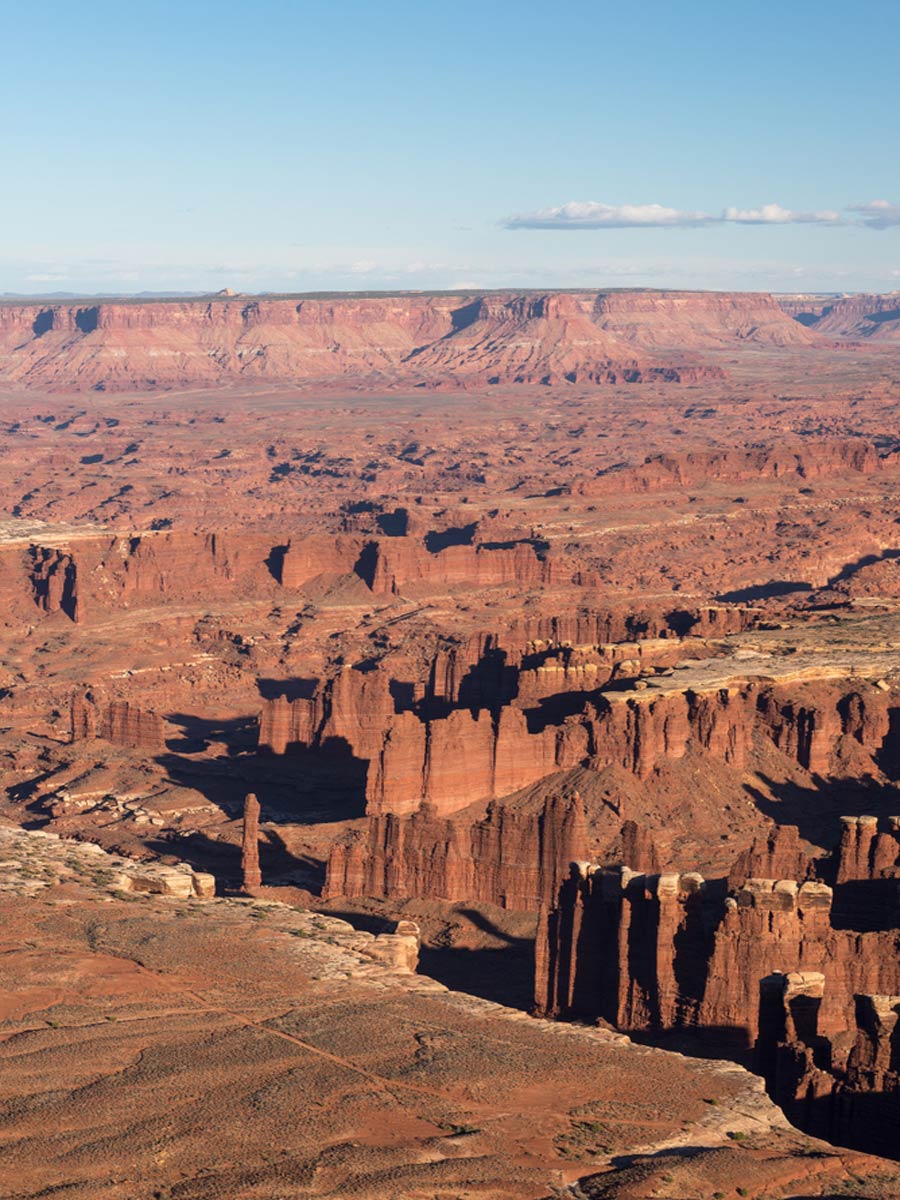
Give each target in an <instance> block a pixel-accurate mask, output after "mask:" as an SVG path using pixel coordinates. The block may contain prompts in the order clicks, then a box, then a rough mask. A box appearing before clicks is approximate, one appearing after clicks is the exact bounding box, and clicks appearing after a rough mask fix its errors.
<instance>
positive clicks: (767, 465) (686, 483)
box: [577, 438, 881, 496]
mask: <svg viewBox="0 0 900 1200" xmlns="http://www.w3.org/2000/svg"><path fill="white" fill-rule="evenodd" d="M880 469H881V460H880V458H879V457H878V452H877V450H876V448H875V446H874V445H873V444H872V443H871V442H868V441H866V440H865V439H863V438H816V439H811V440H806V441H804V440H801V439H797V440H796V441H794V442H790V441H787V442H782V443H780V444H779V445H777V446H773V445H761V446H747V447H738V448H734V449H727V450H704V451H693V452H688V453H684V454H672V453H666V454H655V455H652V456H649V457H647V458H646V459H645V460H644V462H643V463H642V464H641V465H640V466H624V465H623V466H616V467H611V468H610V469H609V470H608V471H604V472H603V473H601V474H600V475H598V476H597V477H596V479H593V480H588V481H585V482H582V483H579V484H578V485H577V491H578V493H579V494H580V495H583V496H606V495H621V494H622V493H640V492H655V491H666V490H668V489H671V488H685V487H686V488H690V487H698V486H700V485H701V484H705V483H709V482H711V481H717V480H722V481H728V482H729V483H746V482H749V481H756V480H761V479H797V480H812V479H827V478H830V477H833V476H844V475H845V474H846V473H847V472H848V471H853V472H858V473H859V474H861V475H872V474H874V473H875V472H877V471H879V470H880Z"/></svg>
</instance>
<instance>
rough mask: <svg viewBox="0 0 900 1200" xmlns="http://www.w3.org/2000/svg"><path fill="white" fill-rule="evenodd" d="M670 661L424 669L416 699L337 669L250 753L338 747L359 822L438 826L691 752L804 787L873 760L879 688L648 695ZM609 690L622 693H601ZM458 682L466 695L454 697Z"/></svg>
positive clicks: (599, 652)
mask: <svg viewBox="0 0 900 1200" xmlns="http://www.w3.org/2000/svg"><path fill="white" fill-rule="evenodd" d="M683 657H684V647H683V646H681V647H679V646H678V645H677V643H675V644H667V643H666V642H665V640H657V641H647V642H643V643H642V642H637V643H633V644H631V645H630V646H627V645H619V646H614V647H594V648H589V649H586V650H584V651H582V652H578V651H575V652H573V653H571V654H570V655H568V656H567V655H566V654H565V653H564V652H562V653H561V652H560V651H559V650H557V651H556V652H555V653H554V654H552V655H547V656H546V657H545V658H544V660H543V661H542V662H540V665H536V666H531V665H530V664H529V665H528V666H527V667H525V668H524V669H523V668H521V667H518V666H515V665H513V666H512V667H510V668H507V667H506V664H505V663H504V662H503V659H502V657H500V658H499V659H497V660H495V661H494V663H493V664H492V662H491V658H490V656H489V655H486V656H485V657H484V658H483V659H482V660H481V662H484V663H486V666H487V668H488V670H487V671H486V672H485V674H484V675H482V676H481V677H480V678H479V672H478V670H477V669H476V670H473V671H471V672H470V673H468V674H464V675H462V676H460V674H459V673H458V672H456V671H455V670H449V671H448V672H447V673H446V674H444V673H443V672H442V670H441V667H443V666H446V664H445V663H441V661H440V659H436V660H435V663H434V664H433V668H432V675H431V680H432V690H431V691H430V692H429V693H425V692H424V691H423V689H421V688H419V689H416V688H415V687H414V686H410V687H409V688H408V689H404V688H402V687H399V686H398V684H397V682H396V681H391V680H390V679H389V678H388V677H386V675H385V674H384V673H382V672H379V671H378V670H375V671H361V670H354V669H353V668H349V669H345V670H343V671H342V672H341V673H340V674H339V675H338V676H337V677H335V678H334V679H332V680H329V681H328V682H327V684H326V685H325V686H324V687H322V688H321V689H320V690H319V691H318V692H317V694H316V695H314V696H313V697H311V698H308V699H306V698H301V699H297V700H294V701H292V702H291V701H288V700H287V699H286V698H284V697H280V698H277V699H274V700H271V701H269V702H267V703H266V704H265V706H264V709H263V713H262V716H261V719H260V745H261V746H262V747H264V748H267V749H269V750H270V751H272V752H274V753H285V752H286V751H287V750H288V748H289V747H291V746H296V747H298V748H306V749H322V748H327V747H328V746H329V745H332V746H334V745H337V744H341V745H344V746H346V747H347V748H348V750H349V751H350V752H351V753H352V754H353V756H354V757H355V758H357V759H360V760H364V761H365V762H366V763H367V764H368V767H367V777H366V801H367V812H368V813H369V814H370V815H378V814H383V813H394V814H397V815H402V814H406V813H411V812H415V811H416V810H417V809H418V808H419V806H420V805H421V804H422V803H427V804H429V805H432V806H433V807H434V809H435V811H436V812H438V813H439V814H440V815H442V816H447V815H449V814H450V813H453V812H455V811H458V810H460V809H463V808H466V807H468V806H469V805H470V804H473V803H475V802H478V801H486V800H492V799H498V798H500V797H503V796H508V795H510V794H511V793H513V792H516V791H518V790H519V789H521V788H525V787H527V786H529V785H530V784H533V783H536V782H537V781H539V780H541V779H544V778H545V777H546V776H548V775H551V774H552V773H554V772H557V771H567V770H570V769H572V768H574V767H578V766H588V767H590V768H592V769H593V770H602V769H603V768H605V767H608V766H615V767H618V768H620V769H622V770H624V771H626V772H628V773H630V774H632V775H634V776H636V777H637V778H638V779H642V780H646V779H648V778H649V777H650V776H651V775H652V774H653V772H654V771H655V770H656V769H657V768H658V767H659V766H660V765H661V764H662V763H664V762H674V761H677V760H679V759H681V758H683V757H684V756H685V755H686V754H687V753H688V751H689V749H691V748H694V749H696V750H697V751H698V752H699V753H700V754H701V755H702V756H704V757H706V758H708V759H712V760H714V761H716V762H720V763H724V764H726V765H728V766H730V767H732V768H734V769H735V770H736V771H740V770H743V769H744V767H745V765H746V763H747V761H748V758H749V755H750V752H751V749H752V747H753V745H754V739H755V738H759V737H762V738H765V739H767V740H768V741H769V742H771V743H772V744H773V745H774V746H775V747H777V749H779V750H780V751H781V752H782V753H783V754H785V755H787V756H788V757H789V758H790V759H791V760H793V761H794V762H796V763H797V764H798V765H799V766H801V767H803V768H804V769H805V770H807V771H809V772H811V773H813V774H817V775H828V774H829V773H830V772H831V769H832V766H833V765H834V762H835V757H836V756H837V755H839V754H842V753H855V754H860V753H862V754H863V755H864V756H866V755H868V756H869V757H870V760H872V761H874V757H875V756H878V755H880V754H882V753H883V752H884V750H885V747H886V742H887V740H888V739H889V735H890V733H891V711H892V710H891V703H892V701H891V699H890V696H889V694H888V692H886V691H884V690H881V689H880V688H879V687H876V686H874V685H872V684H870V683H866V682H864V681H859V684H858V685H855V684H848V683H847V681H842V680H825V681H806V680H799V681H796V682H795V681H791V682H788V683H783V684H777V683H776V684H769V683H766V682H764V681H761V680H754V679H752V678H750V679H743V680H742V679H741V678H740V677H739V676H736V677H735V678H734V679H733V680H732V681H730V682H729V683H728V684H727V685H724V686H723V685H718V686H713V687H710V688H708V689H702V688H697V689H694V688H687V689H684V690H681V689H678V688H677V686H675V685H674V679H672V678H664V679H663V680H661V681H660V682H659V683H658V684H657V685H656V686H654V687H652V688H651V687H649V686H647V684H646V682H645V681H644V680H642V679H640V678H637V677H638V676H640V674H641V673H642V672H643V671H646V670H648V669H649V668H650V667H651V665H652V667H653V669H663V670H665V668H666V666H668V665H669V664H671V662H672V661H674V660H677V659H679V658H683ZM492 665H493V666H494V667H495V668H497V667H498V668H499V672H498V673H495V674H494V675H493V678H492V676H491V673H490V667H491V666H492ZM614 677H615V678H616V679H618V680H621V681H622V682H623V683H624V684H626V685H627V684H628V682H629V679H631V680H633V681H634V683H633V685H632V686H631V687H629V688H628V690H622V691H616V690H610V689H608V690H602V691H601V690H600V689H601V688H604V687H605V685H606V684H608V683H609V681H610V680H611V679H613V678H614ZM470 678H471V679H472V680H473V683H475V681H477V685H476V686H472V687H470V688H468V689H465V691H464V688H465V684H466V682H467V681H468V680H469V679H470ZM448 684H449V686H447V685H448ZM491 684H492V686H490V685H491ZM639 685H643V688H642V690H637V689H638V687H639ZM441 686H443V687H444V688H445V689H446V690H443V691H441V690H438V689H439V688H440V687H441ZM438 700H440V701H441V703H438V702H437V701H438Z"/></svg>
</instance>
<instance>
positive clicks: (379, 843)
mask: <svg viewBox="0 0 900 1200" xmlns="http://www.w3.org/2000/svg"><path fill="white" fill-rule="evenodd" d="M587 844H588V837H587V827H586V822H585V815H584V807H583V805H582V803H581V800H580V798H579V797H578V796H577V795H575V796H574V797H572V798H571V799H565V798H563V797H558V796H554V797H551V798H550V799H548V800H547V801H546V803H545V804H544V806H543V809H542V810H541V811H539V812H530V813H526V812H521V811H516V810H513V809H507V808H503V807H502V806H499V805H498V806H492V807H491V808H490V809H489V811H488V814H487V816H486V817H485V818H484V819H483V820H481V821H474V822H468V821H464V820H453V819H452V818H446V817H441V816H439V815H438V814H437V813H436V812H435V811H434V809H433V808H432V807H431V806H429V805H427V804H426V805H423V807H422V808H421V809H420V810H419V811H418V812H416V813H413V814H412V815H411V816H409V817H399V816H395V815H394V814H390V813H389V814H386V815H383V816H375V817H372V818H371V819H370V820H369V822H368V826H367V829H366V831H365V832H364V833H363V834H357V835H353V836H351V838H350V839H348V840H347V841H346V842H343V843H340V842H339V843H338V844H337V845H336V846H335V847H334V849H333V850H332V852H331V855H330V857H329V860H328V870H327V874H326V879H325V887H324V890H323V893H322V895H323V897H324V898H325V899H333V898H335V897H341V896H342V897H348V898H349V897H358V896H383V897H386V898H388V899H396V900H399V899H406V898H407V897H411V896H412V897H427V898H430V899H440V900H450V901H456V900H467V901H471V902H473V903H476V902H486V903H489V904H496V905H499V906H500V907H501V908H509V909H514V910H517V911H521V912H535V911H537V909H538V908H539V907H540V905H541V904H542V903H546V902H547V901H548V899H549V898H550V897H552V896H554V895H555V894H556V892H557V891H558V889H559V886H560V884H561V882H562V880H563V879H564V878H565V876H566V874H567V872H568V864H569V863H570V862H571V860H572V857H573V856H574V855H581V854H583V853H584V850H585V847H586V846H587Z"/></svg>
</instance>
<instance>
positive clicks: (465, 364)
mask: <svg viewBox="0 0 900 1200" xmlns="http://www.w3.org/2000/svg"><path fill="white" fill-rule="evenodd" d="M748 339H749V340H752V341H756V342H760V343H763V344H766V345H770V346H771V345H775V346H791V345H804V344H809V343H812V342H814V341H815V340H816V335H815V334H812V333H810V332H808V331H807V330H806V329H804V328H803V326H802V325H800V324H798V323H796V322H794V321H792V320H791V318H790V316H788V314H786V313H785V312H783V311H782V309H781V308H779V306H778V305H777V304H776V303H775V301H774V300H773V299H772V298H771V297H770V296H766V295H762V294H751V293H732V294H728V293H722V294H715V293H703V292H695V293H690V292H684V293H652V292H647V293H634V294H629V293H596V292H585V293H580V294H576V293H549V294H539V293H531V294H509V293H507V294H491V295H484V296H479V295H472V294H470V295H440V296H409V295H406V296H393V297H391V296H385V297H345V298H341V299H338V300H322V299H312V298H304V299H300V298H298V299H296V300H284V299H240V298H235V299H221V300H220V299H216V300H191V301H167V302H157V303H141V304H137V303H128V304H117V303H115V302H112V303H102V304H80V305H79V304H61V305H54V304H50V305H16V304H4V305H2V306H0V377H2V378H4V379H5V380H8V381H14V382H16V383H25V384H28V385H32V386H41V387H44V388H54V387H67V388H69V389H71V388H72V387H77V388H84V389H86V388H97V387H103V388H107V387H115V388H117V389H118V390H124V389H125V388H129V387H145V388H146V387H153V386H172V385H185V384H211V383H216V382H219V381H222V380H227V379H228V378H230V377H231V378H233V377H237V376H241V377H244V378H261V379H267V380H273V379H276V380H277V379H290V380H316V381H324V380H328V379H335V378H337V379H345V378H347V377H349V376H357V377H369V378H370V379H378V378H380V379H382V380H388V381H391V382H407V383H409V382H417V383H418V382H426V383H427V382H430V381H436V380H440V381H441V383H442V384H443V385H444V386H447V385H448V384H449V383H453V382H456V383H461V384H464V385H465V384H468V383H477V384H484V383H500V382H513V383H543V384H550V383H553V384H559V383H566V382H571V383H604V384H615V383H639V382H642V381H645V380H656V381H666V382H673V381H674V382H679V381H681V382H696V381H698V380H701V379H715V378H719V377H721V375H722V372H721V369H720V368H719V367H717V366H712V365H710V364H704V363H701V362H699V361H698V360H697V358H696V356H695V355H693V354H692V351H694V350H697V349H710V348H719V347H722V346H729V345H738V344H740V343H742V342H745V341H747V340H748Z"/></svg>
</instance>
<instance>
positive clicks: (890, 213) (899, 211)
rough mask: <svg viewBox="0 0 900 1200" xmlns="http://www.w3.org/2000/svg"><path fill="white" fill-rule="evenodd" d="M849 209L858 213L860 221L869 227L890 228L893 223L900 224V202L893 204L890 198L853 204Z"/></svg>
mask: <svg viewBox="0 0 900 1200" xmlns="http://www.w3.org/2000/svg"><path fill="white" fill-rule="evenodd" d="M848 211H849V212H852V213H858V214H859V221H858V223H859V224H860V225H866V226H867V227H868V228H869V229H889V228H890V227H891V226H892V225H900V204H892V203H891V201H890V200H870V201H869V203H868V204H851V205H850V208H849V210H848Z"/></svg>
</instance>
